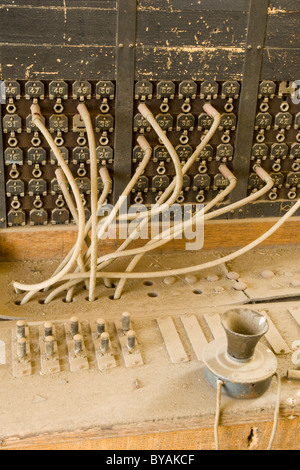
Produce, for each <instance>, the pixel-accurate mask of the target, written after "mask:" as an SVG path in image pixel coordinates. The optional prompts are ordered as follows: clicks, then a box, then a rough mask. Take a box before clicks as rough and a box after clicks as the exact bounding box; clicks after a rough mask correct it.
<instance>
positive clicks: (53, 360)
mask: <svg viewBox="0 0 300 470" xmlns="http://www.w3.org/2000/svg"><path fill="white" fill-rule="evenodd" d="M52 336H53V337H54V342H53V355H52V356H51V357H48V356H47V354H46V345H45V335H44V327H43V326H40V327H39V343H40V355H41V372H42V374H44V375H50V374H55V373H57V372H60V364H59V356H58V347H57V341H56V340H55V338H56V333H55V325H53V326H52Z"/></svg>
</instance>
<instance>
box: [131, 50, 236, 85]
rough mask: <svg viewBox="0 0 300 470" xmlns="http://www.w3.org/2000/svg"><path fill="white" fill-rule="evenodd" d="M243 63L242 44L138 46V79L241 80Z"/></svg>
mask: <svg viewBox="0 0 300 470" xmlns="http://www.w3.org/2000/svg"><path fill="white" fill-rule="evenodd" d="M243 63H244V48H243V47H241V48H230V47H212V48H209V47H200V46H187V47H185V46H182V47H152V46H140V47H137V48H136V79H141V80H142V79H144V80H145V79H149V80H160V79H162V80H164V79H168V80H182V79H184V78H190V79H193V80H204V79H206V78H211V77H214V78H215V79H216V80H227V79H229V78H230V79H236V80H240V79H241V78H242V70H243ZM154 64H155V66H154Z"/></svg>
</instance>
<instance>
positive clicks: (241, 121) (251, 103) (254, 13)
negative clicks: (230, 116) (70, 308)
mask: <svg viewBox="0 0 300 470" xmlns="http://www.w3.org/2000/svg"><path fill="white" fill-rule="evenodd" d="M268 7H269V0H251V3H250V12H249V22H248V35H247V44H246V50H245V62H244V69H243V82H242V90H241V96H240V102H239V112H238V116H239V118H238V124H237V131H236V143H235V149H236V150H235V156H234V159H233V167H232V168H233V172H234V174H235V176H236V177H237V186H236V188H235V189H234V191H232V193H231V197H230V202H231V203H233V202H236V201H238V200H240V199H243V198H244V197H246V196H247V189H248V174H249V170H250V165H251V148H252V143H253V131H254V122H255V116H256V107H257V97H258V87H259V81H260V78H261V68H262V60H263V50H264V42H265V32H266V25H267V18H268ZM241 216H242V214H241V212H240V211H238V212H237V213H233V214H229V216H228V217H229V218H241Z"/></svg>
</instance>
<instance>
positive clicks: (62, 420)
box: [0, 246, 300, 450]
mask: <svg viewBox="0 0 300 470" xmlns="http://www.w3.org/2000/svg"><path fill="white" fill-rule="evenodd" d="M220 254H221V253H220V251H216V250H215V251H214V252H208V251H207V252H200V253H198V254H195V253H187V252H185V253H180V252H178V253H177V254H176V255H175V254H174V253H173V254H166V255H165V256H163V257H161V256H160V255H159V254H152V255H148V256H147V257H145V258H144V260H143V262H142V263H141V266H140V268H139V269H141V270H143V269H147V268H148V269H149V266H151V267H152V268H153V269H161V268H163V269H167V268H169V267H172V266H174V265H176V266H180V265H185V266H186V265H189V264H194V263H197V262H202V261H206V260H207V259H212V258H214V257H216V256H220ZM222 254H223V251H222ZM224 254H225V253H224ZM299 258H300V250H299V247H297V246H296V247H283V248H273V249H270V248H267V247H262V248H259V249H257V250H255V251H254V252H251V253H248V254H247V255H245V256H244V257H242V258H240V259H237V260H235V261H233V262H231V263H230V266H228V265H227V266H225V265H220V266H219V267H218V268H215V269H213V270H209V271H203V272H201V273H199V274H197V278H196V281H195V283H194V284H190V283H189V282H187V280H186V279H185V277H184V276H183V277H181V276H179V277H177V278H176V279H175V281H174V283H171V284H170V283H166V282H165V281H166V280H164V279H157V280H153V281H152V282H153V283H152V284H150V283H148V285H144V283H143V281H142V280H136V281H130V282H128V283H127V284H126V289H125V292H124V295H123V296H122V298H121V299H120V300H118V301H113V300H111V299H110V298H109V297H110V295H111V294H112V292H113V289H107V288H105V287H104V286H103V285H102V284H99V285H98V286H97V296H98V300H97V301H96V302H95V303H89V302H87V301H86V300H85V297H86V292H85V291H78V292H77V293H76V296H75V300H74V302H73V303H71V304H66V303H64V302H62V299H63V297H60V298H58V299H56V300H54V301H53V302H52V303H51V304H49V305H43V304H41V303H39V302H38V300H39V299H41V298H43V296H44V295H45V294H43V293H41V294H39V296H38V297H37V298H36V299H33V300H32V301H31V302H29V303H28V304H27V305H24V306H17V305H15V303H14V302H15V301H16V300H18V299H20V298H21V297H20V295H17V294H14V293H13V290H12V287H11V281H12V280H18V281H23V282H38V281H39V280H42V279H45V278H47V276H49V274H50V273H51V272H52V271H54V269H55V266H56V265H57V262H56V261H53V260H50V261H49V260H48V261H47V260H40V261H35V260H31V261H25V262H3V263H1V264H0V281H1V285H2V286H5V288H4V289H3V294H2V297H1V307H2V308H1V315H2V318H4V317H10V318H14V319H18V318H26V320H27V321H28V323H29V328H30V330H31V338H32V344H31V351H32V354H33V373H32V375H31V376H30V377H23V378H21V379H20V378H15V377H13V376H12V367H11V361H12V356H11V338H12V332H14V328H15V322H14V321H13V322H4V321H3V322H1V323H0V340H2V341H4V343H5V346H6V363H5V364H3V365H0V378H1V383H2V384H3V387H2V403H3V405H2V407H1V409H0V420H1V436H0V439H1V440H2V449H23V448H24V449H26V448H30V449H32V448H33V449H77V448H78V449H79V448H83V449H110V450H113V449H128V450H129V449H149V450H151V449H157V450H158V449H163V450H172V449H175V450H176V449H177V450H180V449H183V450H185V449H186V450H187V449H213V448H214V440H213V428H212V426H213V422H214V414H215V400H216V391H215V390H214V389H213V388H212V387H211V386H210V385H209V384H208V383H207V382H206V380H205V378H204V374H203V363H202V361H199V360H198V359H197V357H196V355H195V351H194V349H193V347H192V344H191V342H190V340H189V336H188V335H187V333H186V331H185V329H184V327H183V323H182V320H181V316H182V315H185V316H186V315H195V316H196V318H197V321H198V322H199V325H200V327H201V329H202V331H203V333H204V335H205V337H206V339H207V341H211V340H213V334H212V331H211V330H210V328H209V327H208V324H207V322H206V319H205V317H204V315H208V316H212V315H215V314H221V313H222V312H223V311H225V310H227V309H229V308H230V307H231V306H236V307H237V306H239V305H244V304H247V305H249V303H251V302H255V301H257V300H259V301H260V303H257V304H256V305H252V307H253V308H255V309H256V310H263V311H266V312H267V313H268V315H269V317H270V318H271V320H272V322H273V323H274V326H275V327H276V328H277V330H278V332H279V334H280V336H281V337H282V339H283V340H284V341H285V342H286V344H287V347H288V349H289V351H288V352H287V351H286V353H284V354H276V357H277V359H278V371H279V372H280V374H281V376H282V378H283V379H282V394H281V405H280V419H279V426H278V430H277V433H276V438H275V441H274V446H273V448H274V449H277V448H278V449H299V448H300V444H299V443H300V439H299V437H300V432H299V429H300V428H299V420H300V417H299V411H300V393H299V392H300V383H299V382H297V381H290V380H286V378H285V377H286V372H287V370H288V369H291V368H296V366H295V365H294V364H293V363H292V344H293V342H294V341H295V340H299V339H300V326H299V324H298V323H297V322H296V321H295V319H294V318H293V317H292V316H291V314H290V312H289V308H291V307H294V308H295V307H298V308H300V305H299V300H297V298H299V293H300V287H299V286H298V284H297V283H292V281H293V280H300V268H299V266H300V263H299V261H300V259H299ZM121 264H122V263H121ZM121 264H120V265H119V264H116V266H117V268H118V269H120V268H124V265H123V266H121ZM125 265H126V263H125ZM263 270H272V271H273V273H274V276H273V277H272V278H271V279H265V278H263V277H262V276H261V273H262V271H263ZM228 271H237V272H239V275H240V279H241V280H243V281H244V282H246V283H247V289H246V290H245V291H242V292H240V291H236V290H235V289H234V288H233V281H231V280H229V279H228V278H227V277H226V274H227V273H228ZM149 280H150V279H149ZM149 284H150V285H149ZM293 284H294V285H293ZM297 286H298V287H297ZM199 291H201V292H202V293H201V294H199ZM195 292H198V293H195ZM153 293H155V294H156V295H155V296H153V295H151V296H149V294H153ZM274 300H276V301H274ZM283 300H284V301H283ZM125 310H127V311H130V312H131V318H132V321H133V324H134V329H135V331H136V334H137V338H138V341H139V344H140V349H141V354H142V357H143V361H144V365H142V366H139V367H133V368H127V367H126V366H125V364H124V360H123V357H122V354H121V351H120V345H119V342H118V339H117V337H116V334H115V326H114V321H115V320H119V319H120V316H121V313H122V312H123V311H125ZM74 314H76V315H77V316H78V317H79V319H80V320H81V321H82V322H83V328H84V330H85V331H86V336H85V338H86V345H87V348H88V354H89V366H90V367H89V370H87V371H81V372H70V367H69V362H68V357H67V354H66V344H65V339H64V333H63V325H64V323H65V322H68V320H69V319H70V317H71V316H72V315H74ZM99 317H104V318H105V319H106V321H107V325H108V329H109V331H110V333H111V338H112V342H113V347H114V351H115V357H116V361H117V367H116V368H115V369H111V370H108V371H103V372H101V371H99V370H98V368H97V364H96V360H95V353H94V350H93V347H92V346H91V344H90V336H89V328H90V325H92V324H93V322H95V320H96V319H97V318H99ZM158 317H164V318H165V317H171V318H172V321H173V322H174V325H175V327H176V330H177V332H178V334H179V337H180V340H181V342H182V345H183V347H184V350H185V351H186V354H187V357H188V361H187V362H184V363H181V364H173V363H172V362H171V360H170V357H169V354H168V352H167V349H166V346H165V344H164V342H163V339H162V336H161V333H160V331H159V329H158V325H157V321H156V319H157V318H158ZM46 320H51V321H54V322H55V324H56V325H57V331H58V333H60V334H61V336H60V337H59V348H60V365H61V372H60V373H58V374H54V375H52V376H44V375H41V374H40V353H39V349H38V347H37V344H38V326H39V325H40V324H43V323H44V322H45V321H46ZM263 341H264V342H265V344H267V345H269V346H270V344H269V343H268V341H267V340H266V339H265V338H264V339H263ZM276 390H277V388H276V380H275V379H274V380H273V382H272V384H271V387H270V389H269V390H268V391H267V392H266V394H264V395H263V396H262V397H260V398H258V399H255V400H234V399H231V398H229V397H226V396H223V397H222V414H221V422H220V447H221V448H222V449H249V448H251V449H263V448H266V446H267V443H268V440H269V437H270V433H271V428H272V421H273V413H274V406H275V402H276Z"/></svg>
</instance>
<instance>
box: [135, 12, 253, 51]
mask: <svg viewBox="0 0 300 470" xmlns="http://www.w3.org/2000/svg"><path fill="white" fill-rule="evenodd" d="M247 20H248V13H246V12H226V14H224V12H220V11H192V10H184V11H183V12H180V11H174V12H173V11H163V12H162V11H156V10H154V11H151V10H148V11H139V12H138V17H137V44H138V45H146V46H147V45H152V46H156V45H159V46H179V47H180V46H182V47H184V46H188V45H195V46H230V47H233V48H234V47H238V46H240V45H241V44H245V41H246V34H247Z"/></svg>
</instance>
